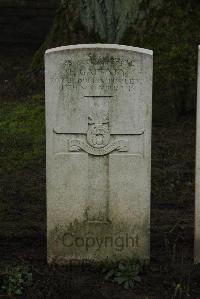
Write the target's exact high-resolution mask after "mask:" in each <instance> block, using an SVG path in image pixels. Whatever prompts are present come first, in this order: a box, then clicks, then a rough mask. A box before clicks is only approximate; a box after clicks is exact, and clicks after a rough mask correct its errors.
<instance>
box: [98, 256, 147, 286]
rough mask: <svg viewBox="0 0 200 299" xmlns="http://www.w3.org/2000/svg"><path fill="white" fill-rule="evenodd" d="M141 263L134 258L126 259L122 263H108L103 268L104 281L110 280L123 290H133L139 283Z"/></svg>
mask: <svg viewBox="0 0 200 299" xmlns="http://www.w3.org/2000/svg"><path fill="white" fill-rule="evenodd" d="M142 268H143V263H142V262H141V261H139V260H138V259H136V258H128V259H126V260H123V261H111V262H108V263H107V264H106V265H105V267H104V268H103V273H104V275H105V279H106V280H112V281H113V282H117V283H118V284H119V285H122V286H123V287H124V288H125V289H129V288H131V289H132V288H134V287H135V285H136V283H140V282H141V278H140V273H141V271H142Z"/></svg>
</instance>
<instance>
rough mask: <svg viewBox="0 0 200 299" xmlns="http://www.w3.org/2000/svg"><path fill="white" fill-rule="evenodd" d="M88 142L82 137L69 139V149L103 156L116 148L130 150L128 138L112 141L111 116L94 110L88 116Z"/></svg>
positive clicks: (123, 150)
mask: <svg viewBox="0 0 200 299" xmlns="http://www.w3.org/2000/svg"><path fill="white" fill-rule="evenodd" d="M88 125H89V128H88V131H87V143H86V142H84V141H82V140H80V139H73V140H70V141H69V151H70V152H78V151H81V150H83V151H85V152H87V153H88V154H90V155H95V156H103V155H107V154H109V153H111V152H112V151H114V150H117V151H120V152H127V151H128V141H127V140H115V141H113V142H110V143H109V141H110V137H111V136H110V132H109V117H108V115H105V114H103V115H102V114H97V113H95V112H92V113H91V114H90V115H89V116H88Z"/></svg>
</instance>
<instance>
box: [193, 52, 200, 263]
mask: <svg viewBox="0 0 200 299" xmlns="http://www.w3.org/2000/svg"><path fill="white" fill-rule="evenodd" d="M197 85H198V86H197V126H196V131H197V133H196V184H195V242H194V262H195V263H200V46H199V61H198V84H197Z"/></svg>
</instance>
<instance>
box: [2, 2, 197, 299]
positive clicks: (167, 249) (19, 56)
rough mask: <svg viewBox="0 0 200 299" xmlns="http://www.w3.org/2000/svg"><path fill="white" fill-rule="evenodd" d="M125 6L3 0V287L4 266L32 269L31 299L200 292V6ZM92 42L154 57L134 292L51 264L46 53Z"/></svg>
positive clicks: (90, 272)
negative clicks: (144, 251)
mask: <svg viewBox="0 0 200 299" xmlns="http://www.w3.org/2000/svg"><path fill="white" fill-rule="evenodd" d="M121 3H122V2H121ZM123 3H126V4H127V5H128V9H127V10H126V9H124V10H123V9H121V7H120V5H122V4H120V1H117V0H115V1H114V0H109V1H106V2H105V1H104V0H101V1H100V0H95V1H91V0H88V1H83V0H74V1H62V4H60V1H46V0H43V1H42V0H40V1H39V0H37V1H31V0H30V1H28V0H26V1H25V0H24V1H22V0H13V1H12V0H5V1H2V0H0V103H1V104H0V165H1V167H0V227H1V229H0V256H1V260H0V269H1V271H0V287H1V286H2V284H3V282H2V281H3V280H2V277H3V274H2V273H4V270H3V269H4V268H5V267H7V266H9V267H16V266H18V265H20V266H22V267H28V269H29V271H31V272H32V273H33V284H32V286H31V287H28V288H26V289H25V291H24V295H23V297H22V298H37V299H38V298H41V299H44V298H45V299H46V298H55V299H57V298H59V299H61V298H70V299H71V298H72V299H73V298H96V299H97V298H123V299H125V298H145V296H146V297H147V298H152V297H150V296H153V295H155V296H157V297H156V298H159V299H162V298H166V299H170V298H188V295H190V296H191V297H190V298H195V299H197V298H198V297H199V296H200V284H199V281H200V272H199V267H198V266H193V241H194V240H193V231H194V224H193V223H194V169H195V162H194V161H195V119H196V84H197V54H198V48H197V47H198V44H200V34H199V32H200V31H199V28H200V3H199V1H191V0H190V1H184V0H181V1H178V0H177V1H175V0H174V1H172V0H170V1H162V0H160V1H153V0H138V1H130V0H126V1H125V2H123ZM132 5H133V7H132ZM100 25H102V26H100ZM92 42H102V43H109V42H117V43H120V44H127V45H132V46H139V47H144V48H149V49H152V50H153V51H154V88H153V89H154V92H153V131H152V194H151V203H152V204H151V265H150V266H148V267H147V268H146V269H145V270H144V271H143V272H142V273H141V274H140V276H141V283H138V284H137V285H136V286H135V288H134V289H133V290H124V288H123V287H122V286H118V284H116V283H114V282H112V281H106V280H105V279H104V274H102V269H101V268H100V269H99V268H98V267H96V266H94V265H92V266H90V265H85V266H81V265H79V266H73V267H72V266H70V267H66V266H63V267H58V266H48V265H47V264H46V187H45V184H46V182H45V120H44V112H45V109H44V65H43V55H44V51H45V49H47V48H51V47H55V46H60V45H69V44H77V43H92ZM177 290H178V291H177ZM136 295H137V296H136ZM139 295H141V297H139ZM134 296H136V297H134Z"/></svg>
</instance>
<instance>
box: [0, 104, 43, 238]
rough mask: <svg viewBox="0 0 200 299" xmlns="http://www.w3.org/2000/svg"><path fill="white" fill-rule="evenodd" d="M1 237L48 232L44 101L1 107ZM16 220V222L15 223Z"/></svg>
mask: <svg viewBox="0 0 200 299" xmlns="http://www.w3.org/2000/svg"><path fill="white" fill-rule="evenodd" d="M0 132H1V137H0V165H1V168H0V186H1V187H0V215H1V216H2V217H1V218H0V227H1V232H0V234H1V237H6V238H9V237H13V235H14V236H15V237H16V236H19V237H20V236H21V237H22V236H25V235H27V234H29V235H30V234H31V233H35V232H37V231H38V229H39V231H40V232H42V231H44V228H43V226H44V225H42V223H44V220H43V218H44V208H45V125H44V100H43V101H42V100H39V101H37V102H36V101H35V100H33V99H29V100H27V101H26V102H21V103H19V102H11V103H3V104H2V105H1V108H0ZM11 219H12V221H11Z"/></svg>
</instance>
